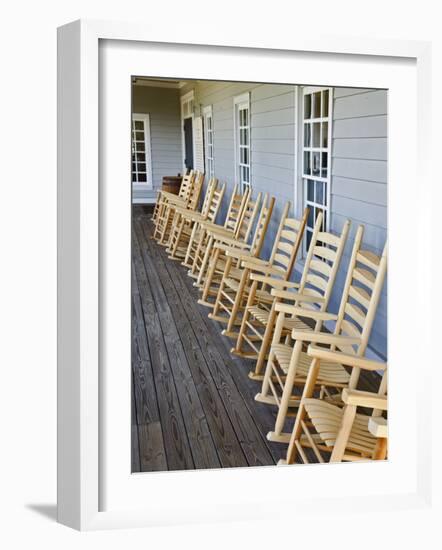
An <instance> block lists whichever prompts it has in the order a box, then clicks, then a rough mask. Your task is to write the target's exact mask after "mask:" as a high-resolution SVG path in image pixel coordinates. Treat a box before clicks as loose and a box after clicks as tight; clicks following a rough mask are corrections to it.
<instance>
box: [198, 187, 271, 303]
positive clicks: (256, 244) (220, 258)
mask: <svg viewBox="0 0 442 550" xmlns="http://www.w3.org/2000/svg"><path fill="white" fill-rule="evenodd" d="M274 204H275V198H274V197H271V198H270V199H269V196H268V194H266V195H265V196H264V200H263V202H262V207H261V211H260V214H259V218H258V221H257V223H256V228H255V232H254V235H253V239H252V242H251V244H248V243H247V242H245V241H243V240H238V239H232V238H230V237H223V236H220V235H219V234H218V235H216V243H214V244H213V252H212V256H211V258H210V263H209V268H208V270H207V275H206V278H205V280H204V286H203V288H202V297H201V299H200V300H198V303H199V304H200V305H204V306H206V307H213V305H214V302H215V299H216V296H217V294H218V286H219V285H221V281H222V277H223V273H224V269H225V267H226V264H227V263H229V262H230V261H231V259H232V258H233V255H232V256H230V257H227V253H228V252H229V251H241V258H245V257H246V258H248V259H249V260H250V261H253V260H254V259H257V258H258V256H259V254H260V253H261V249H262V246H263V244H264V239H265V236H266V232H267V228H268V225H269V222H270V218H271V216H272V212H273V206H274ZM209 234H211V232H210V231H209ZM240 262H241V260H240V259H239V258H236V259H235V265H234V266H232V267H230V273H231V274H232V275H235V276H236V277H240V274H241V268H240ZM212 297H213V299H214V301H213V302H211V301H209V300H210V299H211V298H212Z"/></svg>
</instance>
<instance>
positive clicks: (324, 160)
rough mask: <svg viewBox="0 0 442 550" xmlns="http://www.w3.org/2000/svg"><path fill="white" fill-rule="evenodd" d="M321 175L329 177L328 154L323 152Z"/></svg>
mask: <svg viewBox="0 0 442 550" xmlns="http://www.w3.org/2000/svg"><path fill="white" fill-rule="evenodd" d="M321 157H322V158H321V176H322V177H323V178H326V177H327V172H328V166H327V164H328V154H327V153H321Z"/></svg>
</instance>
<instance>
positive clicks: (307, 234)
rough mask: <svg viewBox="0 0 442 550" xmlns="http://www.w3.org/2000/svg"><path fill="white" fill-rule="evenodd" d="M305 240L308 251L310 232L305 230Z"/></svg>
mask: <svg viewBox="0 0 442 550" xmlns="http://www.w3.org/2000/svg"><path fill="white" fill-rule="evenodd" d="M305 238H306V240H307V250H308V249H309V247H310V242H311V240H312V232H311V231H309V230H308V229H307V231H306V234H305Z"/></svg>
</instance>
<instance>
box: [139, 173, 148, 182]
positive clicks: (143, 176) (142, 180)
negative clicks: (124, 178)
mask: <svg viewBox="0 0 442 550" xmlns="http://www.w3.org/2000/svg"><path fill="white" fill-rule="evenodd" d="M138 181H139V182H145V181H147V179H146V174H138Z"/></svg>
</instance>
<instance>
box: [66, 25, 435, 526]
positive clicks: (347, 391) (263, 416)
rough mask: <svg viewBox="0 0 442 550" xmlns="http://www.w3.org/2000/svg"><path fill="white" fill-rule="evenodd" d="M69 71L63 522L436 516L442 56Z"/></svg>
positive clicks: (165, 61)
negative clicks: (434, 150)
mask: <svg viewBox="0 0 442 550" xmlns="http://www.w3.org/2000/svg"><path fill="white" fill-rule="evenodd" d="M58 52H59V54H58V113H59V117H58V120H59V128H58V131H59V133H58V135H59V138H58V147H59V150H58V158H59V166H58V188H59V194H58V212H59V216H58V232H59V242H58V258H59V259H58V273H59V276H58V277H59V278H58V280H59V301H58V303H59V306H58V307H59V316H58V319H59V321H58V331H59V340H58V345H59V354H58V398H59V401H58V402H59V406H58V468H59V469H58V517H59V521H60V522H61V523H64V524H66V525H69V526H71V527H75V528H77V529H81V530H90V529H102V528H114V527H131V526H134V527H135V526H152V525H162V524H176V523H195V522H205V521H207V522H213V521H229V520H245V519H255V520H260V519H269V520H271V519H274V518H284V517H286V518H287V519H292V518H293V514H301V515H302V516H303V517H305V518H307V520H306V521H309V519H308V518H310V519H312V518H317V517H318V515H319V516H320V515H324V516H326V515H327V514H330V511H331V510H333V513H334V514H346V513H347V512H348V511H349V510H351V509H352V508H353V507H354V506H355V505H357V506H358V508H359V509H360V510H364V511H366V512H367V513H368V512H373V514H379V513H383V512H384V511H385V512H387V511H391V510H395V509H398V508H399V507H400V508H404V507H407V508H416V509H417V508H424V507H427V506H429V502H430V498H431V470H430V468H429V461H430V458H431V457H430V456H429V455H427V454H426V453H422V452H418V451H419V450H420V449H422V448H423V447H424V446H425V447H426V448H428V441H427V440H428V438H429V435H430V434H429V423H428V418H427V411H428V403H429V401H428V396H427V394H426V392H427V390H428V379H429V376H430V372H429V368H430V365H431V360H430V357H429V353H430V352H429V346H428V343H429V342H430V333H428V334H427V333H426V332H423V333H421V332H420V331H417V330H416V331H414V329H411V328H410V327H411V325H414V324H419V320H421V319H423V318H424V317H425V316H426V315H430V316H431V310H430V304H431V292H430V286H431V285H430V284H428V277H429V274H430V273H431V267H430V265H431V261H430V258H431V256H430V248H431V234H430V229H429V224H428V216H427V210H428V200H429V199H428V197H429V196H430V193H431V187H432V185H434V183H433V181H432V180H431V178H430V176H429V166H430V161H429V153H428V147H427V145H426V143H427V139H428V136H427V133H426V124H428V120H429V119H430V116H431V113H430V106H429V102H428V98H427V94H428V87H427V85H426V84H427V82H428V80H429V72H430V68H429V46H428V44H425V43H417V42H397V41H381V40H362V39H361V40H357V39H354V38H346V37H342V38H339V39H337V38H335V39H331V38H321V37H319V38H317V39H316V38H315V39H314V40H313V39H311V38H309V37H308V36H307V37H306V36H303V35H297V36H296V37H281V39H280V40H279V41H275V42H274V43H273V42H272V44H268V43H264V41H261V40H260V39H259V38H257V40H256V42H254V43H249V42H247V43H239V42H238V43H235V44H230V43H225V44H224V43H219V42H218V43H216V44H198V43H197V42H196V41H195V42H194V41H192V40H190V41H189V37H188V35H186V36H185V37H184V35H183V36H182V37H176V39H175V40H174V41H167V42H165V41H164V40H162V38H161V33H160V32H158V34H157V35H155V33H154V34H152V32H149V33H146V31H145V29H143V27H142V26H137V25H127V24H119V23H115V22H114V23H105V22H96V21H76V22H73V23H71V24H68V25H66V26H64V27H61V28H60V29H59V35H58ZM417 181H419V182H420V184H419V185H417ZM404 297H407V299H406V301H404ZM405 304H406V305H405ZM413 320H415V321H414V322H413ZM410 323H411V324H410ZM405 342H406V345H404V343H405ZM417 365H418V367H419V368H417ZM387 371H388V384H387ZM387 395H388V399H387Z"/></svg>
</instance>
